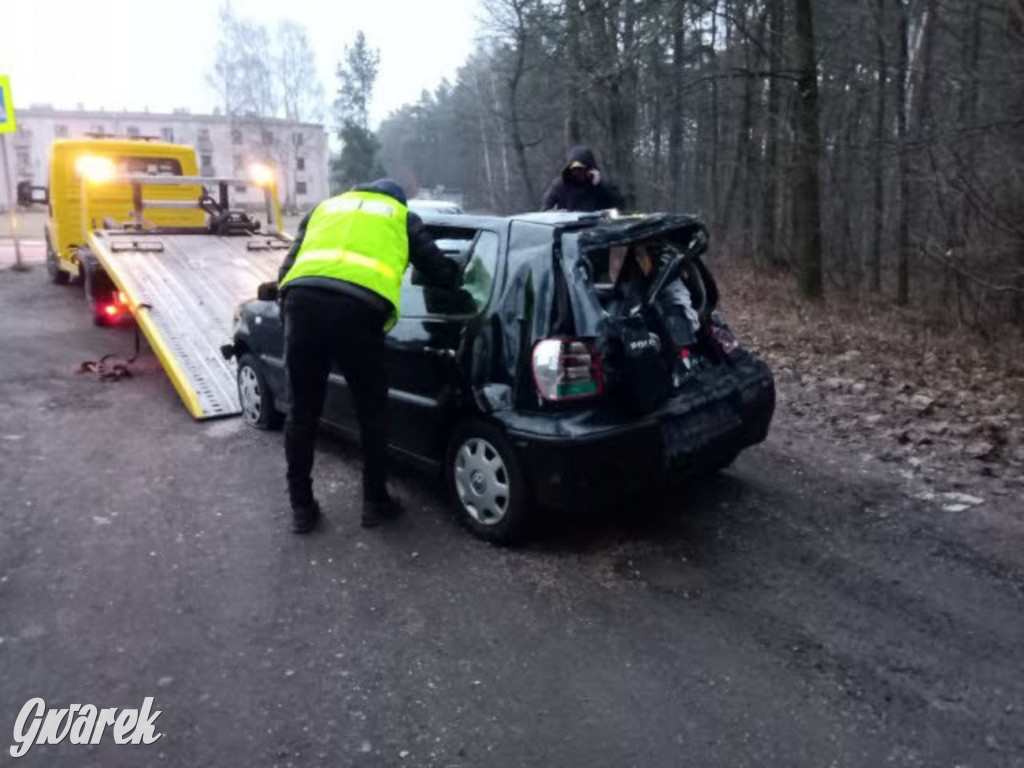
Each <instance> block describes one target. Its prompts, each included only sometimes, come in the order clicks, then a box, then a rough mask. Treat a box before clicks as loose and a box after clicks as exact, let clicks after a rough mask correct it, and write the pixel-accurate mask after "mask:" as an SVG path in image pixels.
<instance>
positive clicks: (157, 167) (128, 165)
mask: <svg viewBox="0 0 1024 768" xmlns="http://www.w3.org/2000/svg"><path fill="white" fill-rule="evenodd" d="M117 171H118V173H119V174H131V175H135V174H140V173H142V174H145V175H147V176H181V163H180V162H179V161H178V160H177V159H176V158H173V157H119V158H118V159H117Z"/></svg>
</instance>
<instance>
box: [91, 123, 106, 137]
mask: <svg viewBox="0 0 1024 768" xmlns="http://www.w3.org/2000/svg"><path fill="white" fill-rule="evenodd" d="M89 132H90V133H98V134H99V135H100V136H102V135H103V123H94V124H93V125H92V126H90V128H89Z"/></svg>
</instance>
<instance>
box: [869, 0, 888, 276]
mask: <svg viewBox="0 0 1024 768" xmlns="http://www.w3.org/2000/svg"><path fill="white" fill-rule="evenodd" d="M885 3H886V0H877V8H878V10H877V22H876V27H875V34H876V37H877V42H878V92H877V105H876V107H875V110H876V111H875V148H874V153H873V159H874V166H875V167H874V169H873V170H874V186H875V189H874V198H875V212H874V214H875V215H874V228H873V234H872V238H871V251H870V253H869V256H868V286H869V287H870V289H871V291H872V292H873V293H875V294H877V293H878V292H880V291H881V290H882V240H883V237H884V234H885V140H886V133H887V126H886V114H885V107H886V104H885V101H886V99H885V94H886V90H887V87H888V83H889V65H888V61H887V57H886V47H885Z"/></svg>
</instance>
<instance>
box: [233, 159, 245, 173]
mask: <svg viewBox="0 0 1024 768" xmlns="http://www.w3.org/2000/svg"><path fill="white" fill-rule="evenodd" d="M234 169H235V173H241V172H242V171H244V170H245V159H244V158H243V157H242V156H241V155H235V164H234Z"/></svg>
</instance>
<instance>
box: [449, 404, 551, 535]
mask: <svg viewBox="0 0 1024 768" xmlns="http://www.w3.org/2000/svg"><path fill="white" fill-rule="evenodd" d="M444 470H445V478H446V482H447V486H448V490H449V493H450V494H451V498H452V500H453V502H454V504H455V513H456V516H457V517H458V519H459V522H460V523H461V524H462V525H463V526H465V527H466V528H467V529H468V530H469V531H470V532H471V533H472V534H473V535H474V536H476V537H478V538H480V539H483V540H485V541H490V542H492V543H495V544H516V543H520V542H522V541H523V540H524V539H525V538H526V536H527V534H528V533H529V532H530V529H531V527H532V523H533V519H534V511H535V505H534V500H533V497H532V494H531V493H530V490H529V488H528V487H527V483H526V478H525V476H524V474H523V471H522V468H521V467H520V465H519V460H518V458H517V457H516V454H515V451H514V450H513V449H512V446H511V445H510V444H509V441H508V439H507V438H506V437H505V435H504V433H503V432H502V430H501V429H499V428H498V427H496V426H495V425H493V424H490V423H488V422H483V421H472V422H468V423H466V424H463V425H462V426H460V427H459V428H458V429H457V430H456V431H455V433H454V435H453V436H452V439H451V442H450V444H449V448H448V453H447V456H446V458H445V465H444Z"/></svg>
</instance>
